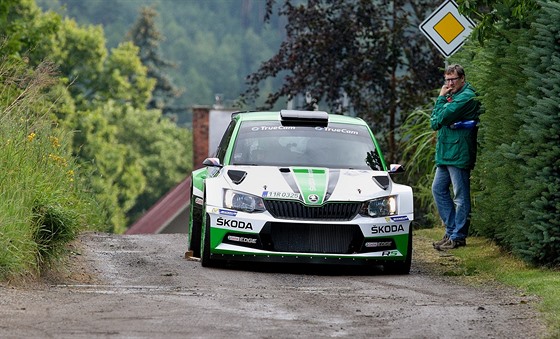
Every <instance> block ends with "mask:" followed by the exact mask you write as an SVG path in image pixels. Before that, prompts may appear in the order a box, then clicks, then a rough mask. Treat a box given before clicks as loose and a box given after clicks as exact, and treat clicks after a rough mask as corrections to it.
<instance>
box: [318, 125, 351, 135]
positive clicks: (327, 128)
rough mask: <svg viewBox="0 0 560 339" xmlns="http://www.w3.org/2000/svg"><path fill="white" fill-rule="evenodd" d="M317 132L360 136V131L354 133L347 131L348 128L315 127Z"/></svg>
mask: <svg viewBox="0 0 560 339" xmlns="http://www.w3.org/2000/svg"><path fill="white" fill-rule="evenodd" d="M315 130H317V131H325V132H331V133H342V134H354V135H358V134H359V133H358V131H354V130H351V129H346V128H332V127H315Z"/></svg>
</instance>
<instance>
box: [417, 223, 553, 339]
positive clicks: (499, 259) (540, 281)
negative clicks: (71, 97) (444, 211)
mask: <svg viewBox="0 0 560 339" xmlns="http://www.w3.org/2000/svg"><path fill="white" fill-rule="evenodd" d="M442 234H443V229H441V228H432V229H422V230H416V231H415V232H414V236H415V252H414V255H415V256H417V257H419V258H420V259H421V260H422V261H423V262H425V263H427V264H428V265H429V266H430V269H431V270H433V271H434V272H436V273H437V274H440V275H443V276H462V277H465V278H466V281H468V282H470V283H473V284H478V283H485V282H492V281H496V282H500V283H503V284H505V285H508V286H512V287H515V288H518V289H520V290H522V291H524V292H525V293H526V294H531V295H535V296H537V297H538V298H539V300H540V303H539V311H541V312H542V314H543V317H544V319H545V321H546V325H547V328H548V337H550V338H560V272H559V271H558V270H551V269H544V268H535V267H531V266H529V265H527V264H525V263H524V262H523V261H521V260H519V259H516V258H514V257H513V256H512V255H510V254H509V253H505V252H504V251H503V250H501V249H500V248H499V247H497V246H496V245H495V244H493V243H492V242H491V241H489V240H488V239H485V238H479V237H469V238H468V240H467V244H468V246H466V247H461V248H458V249H455V250H452V251H446V252H437V251H435V250H434V249H433V248H432V245H431V243H432V242H433V241H435V240H439V239H441V236H442ZM442 253H445V255H441V254H442Z"/></svg>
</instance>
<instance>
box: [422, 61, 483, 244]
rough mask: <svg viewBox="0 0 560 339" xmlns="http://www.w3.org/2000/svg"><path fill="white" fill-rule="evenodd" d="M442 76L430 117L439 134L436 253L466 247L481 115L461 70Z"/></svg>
mask: <svg viewBox="0 0 560 339" xmlns="http://www.w3.org/2000/svg"><path fill="white" fill-rule="evenodd" d="M444 75H445V84H444V85H443V87H442V88H441V90H440V92H439V96H438V98H437V100H436V103H435V106H434V109H433V111H432V115H431V118H430V125H431V128H432V129H433V130H434V131H438V132H437V144H436V174H435V177H434V181H433V183H432V194H433V196H434V200H435V203H436V206H437V209H438V212H439V215H440V217H441V219H442V220H443V223H444V224H445V235H444V236H443V239H441V240H440V241H437V242H434V243H433V246H434V248H435V249H437V250H447V249H453V248H457V247H459V246H466V245H467V242H466V239H467V235H468V231H469V222H470V212H471V193H470V173H471V170H472V169H473V168H474V164H475V160H476V134H477V127H476V125H477V123H478V121H479V115H480V103H479V101H478V100H477V99H476V93H475V90H474V88H473V87H472V86H471V85H470V84H469V83H468V82H466V81H465V70H464V69H463V67H461V66H460V65H450V66H448V67H447V68H446V70H445V74H444ZM450 186H452V187H453V196H451V192H450V189H449V188H450Z"/></svg>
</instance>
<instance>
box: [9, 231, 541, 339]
mask: <svg viewBox="0 0 560 339" xmlns="http://www.w3.org/2000/svg"><path fill="white" fill-rule="evenodd" d="M186 240H187V239H186V235H184V234H168V235H134V236H132V235H130V236H124V235H112V234H103V233H86V234H83V235H81V236H80V237H79V239H77V240H76V242H74V243H73V244H72V245H71V247H70V252H69V256H68V258H67V260H66V262H65V264H64V265H62V266H59V267H58V269H57V270H54V271H52V272H50V273H49V274H48V275H46V276H45V277H44V279H43V280H42V281H41V282H38V283H35V284H31V285H27V286H26V287H24V288H22V287H18V288H16V287H14V286H11V285H7V284H4V285H0V318H1V319H2V322H1V323H0V337H57V338H65V337H68V338H69V337H72V338H76V337H78V338H79V337H87V338H97V337H104V338H106V337H159V336H166V337H199V338H210V337H226V336H227V337H232V338H241V337H243V338H246V337H258V338H269V337H282V338H296V337H297V338H300V337H334V336H337V337H358V338H366V337H368V338H371V337H385V338H402V337H407V338H427V337H430V338H451V337H461V338H480V337H488V338H539V337H543V336H544V333H545V332H544V327H543V325H542V323H541V321H540V319H539V313H538V312H537V311H536V309H535V305H536V301H537V300H536V299H535V298H532V297H529V296H526V295H523V294H522V293H520V292H519V291H516V290H514V289H510V288H507V287H504V286H501V285H498V284H482V283H472V282H468V281H465V280H464V279H463V278H461V277H459V276H441V275H440V272H439V271H438V269H439V268H438V267H445V265H447V264H449V262H452V261H453V259H452V256H441V254H438V253H436V254H435V255H437V256H438V257H436V258H428V257H424V254H422V253H424V251H423V250H421V248H422V246H427V245H429V243H428V241H427V240H426V239H417V240H415V242H417V243H418V244H416V243H415V248H416V249H417V250H415V255H414V260H413V268H412V272H411V274H410V275H408V276H386V275H383V273H382V271H381V270H380V271H375V270H373V271H368V272H364V271H363V270H360V269H342V268H339V267H332V266H329V267H324V266H323V267H314V266H301V267H298V266H267V267H257V266H253V265H245V266H230V267H226V268H220V269H207V268H202V267H201V266H200V263H199V262H196V261H190V260H186V259H185V257H184V252H185V249H186V243H187V241H186ZM425 255H434V253H433V252H430V251H426V252H425ZM446 262H447V264H446ZM445 270H446V271H448V270H449V268H445Z"/></svg>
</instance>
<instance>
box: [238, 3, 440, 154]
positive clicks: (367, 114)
mask: <svg viewBox="0 0 560 339" xmlns="http://www.w3.org/2000/svg"><path fill="white" fill-rule="evenodd" d="M267 5H268V7H267V15H266V17H265V19H268V18H270V16H271V15H272V13H273V11H274V8H275V6H276V5H277V0H267ZM437 5H438V4H436V1H435V0H393V1H389V0H373V1H372V0H308V1H307V2H302V1H295V0H283V2H282V3H281V4H280V7H279V9H278V13H279V15H280V16H285V17H286V18H287V20H288V24H287V25H286V39H285V41H284V42H283V43H282V45H281V47H280V50H279V51H278V53H277V54H276V55H274V56H273V57H272V58H271V59H270V60H268V61H266V62H264V63H263V64H262V65H261V66H260V68H259V69H258V70H257V71H256V72H255V73H253V74H251V75H249V76H248V78H247V84H248V88H247V90H246V91H245V93H243V95H242V100H243V101H244V102H245V103H246V104H247V103H249V102H250V101H251V100H253V99H255V98H257V97H258V96H259V86H260V84H261V83H262V82H263V81H264V80H265V79H267V78H269V77H276V76H278V75H279V74H282V75H283V76H284V78H283V85H282V86H281V88H280V89H279V90H277V91H276V92H273V93H271V94H269V95H268V97H267V99H266V102H265V105H267V107H270V106H272V105H273V104H275V103H276V102H277V101H278V100H279V99H281V98H287V99H290V98H294V97H296V96H297V95H299V94H308V95H309V96H311V97H312V98H314V99H315V100H316V101H319V102H325V103H326V104H327V105H328V106H329V109H330V110H332V111H337V112H342V113H343V112H344V111H345V110H352V111H354V112H356V114H357V115H358V116H360V117H362V118H363V119H364V120H366V121H367V122H368V123H369V124H370V125H372V126H373V127H374V129H375V130H376V131H380V132H381V133H383V135H382V136H381V140H380V142H382V143H383V146H384V148H385V149H387V151H388V152H386V156H387V158H388V160H389V161H391V162H393V161H396V160H397V158H398V157H399V153H400V152H399V146H398V144H397V142H398V138H399V136H398V135H397V134H398V129H399V127H400V125H401V123H402V122H403V121H404V119H405V118H406V115H407V113H408V112H410V111H412V109H414V108H416V107H419V106H421V105H422V104H425V103H426V102H427V101H428V100H429V95H427V94H428V93H429V92H430V91H432V90H433V89H435V88H439V87H440V84H441V77H442V73H441V68H442V67H443V66H444V62H443V58H442V56H441V55H440V54H439V53H438V52H437V50H436V49H435V48H433V47H432V46H431V45H430V43H429V42H428V40H427V39H426V38H425V37H424V36H423V35H422V34H421V32H420V30H419V28H418V27H419V25H420V23H421V22H422V21H423V20H424V19H425V18H426V17H427V16H428V15H429V14H430V13H431V12H432V11H433V10H435V8H436V7H437ZM342 97H346V98H348V99H349V102H350V105H349V106H348V107H346V108H345V107H341V104H340V103H341V98H342ZM313 104H314V102H313V101H311V102H310V105H309V107H306V108H307V109H310V108H311V107H312V106H311V105H313Z"/></svg>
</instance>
